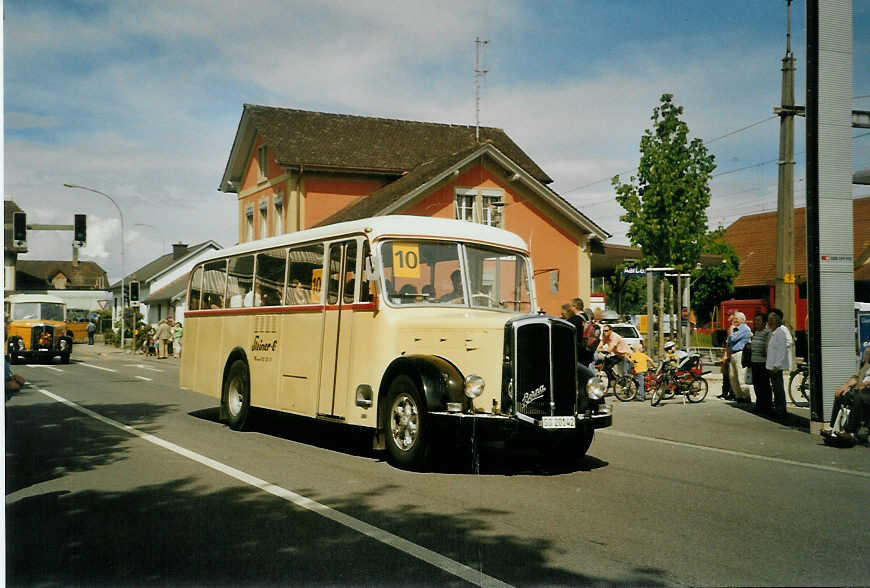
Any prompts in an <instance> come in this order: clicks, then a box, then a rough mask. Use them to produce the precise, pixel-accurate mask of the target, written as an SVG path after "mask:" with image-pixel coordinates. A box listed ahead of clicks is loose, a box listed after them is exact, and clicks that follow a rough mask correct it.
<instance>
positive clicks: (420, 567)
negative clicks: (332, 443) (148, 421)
mask: <svg viewBox="0 0 870 588" xmlns="http://www.w3.org/2000/svg"><path fill="white" fill-rule="evenodd" d="M404 490H405V489H404V488H399V487H396V486H395V485H388V486H384V487H382V488H379V489H375V490H372V491H368V492H365V493H357V494H350V495H347V496H343V497H319V496H316V495H311V494H307V495H306V496H307V497H308V498H311V499H313V500H317V501H319V502H321V503H325V504H328V506H330V507H331V508H332V509H335V510H337V511H340V512H342V513H345V514H347V515H350V516H352V517H354V518H356V519H357V520H362V521H365V522H367V523H369V524H371V525H374V526H376V527H377V528H379V529H383V530H385V531H388V532H390V533H393V534H394V535H398V536H399V537H402V538H405V539H407V540H409V541H412V542H413V543H415V544H417V545H419V546H422V547H424V548H426V549H428V550H431V551H434V552H436V553H438V554H440V555H443V556H445V557H448V558H451V559H453V560H455V561H458V562H461V563H463V564H465V565H466V566H468V567H470V568H471V569H472V570H476V571H478V572H479V573H483V574H487V575H489V576H491V577H495V578H498V579H500V580H503V581H506V582H510V583H513V584H516V585H524V584H534V585H591V584H620V585H624V584H639V585H647V586H654V585H663V584H665V583H668V582H667V579H666V577H665V572H664V571H663V570H659V569H649V568H645V569H640V568H638V569H637V570H634V571H633V572H632V573H633V575H632V576H629V577H614V578H602V577H594V576H589V575H583V574H578V573H574V572H571V571H568V570H564V569H559V568H556V567H553V566H551V565H549V564H548V559H549V555H550V553H551V552H553V551H556V552H560V551H561V550H564V547H563V546H561V545H559V544H557V543H556V542H555V541H554V540H551V539H548V538H544V537H536V538H528V537H519V536H514V535H512V534H506V533H495V532H493V529H494V526H493V525H492V521H493V520H494V519H495V518H496V517H498V516H501V515H504V514H507V513H505V512H504V511H502V510H499V509H497V508H473V509H466V510H465V511H462V512H459V513H456V514H445V513H443V512H437V513H436V512H427V511H424V510H422V509H421V508H419V507H418V506H417V505H415V504H414V503H413V497H412V496H408V501H407V503H405V504H402V505H401V506H398V507H394V508H384V507H382V506H374V505H375V504H383V503H385V502H390V500H388V499H384V496H386V495H387V494H389V493H397V492H399V493H401V492H403V491H404ZM299 492H304V490H300V491H299ZM493 502H494V503H497V502H498V501H497V500H495V499H494V501H493ZM6 517H7V518H6V523H7V529H6V533H7V535H6V537H7V541H6V545H7V552H6V555H7V560H6V562H7V563H6V566H7V577H6V581H7V585H9V586H31V585H82V584H86V585H93V586H120V585H123V586H140V585H142V586H164V585H170V586H177V585H196V586H206V585H208V586H249V585H251V586H279V585H281V586H284V585H306V586H307V585H355V586H357V585H369V586H375V585H377V586H409V585H448V586H450V585H464V584H465V582H464V581H463V580H460V579H459V578H457V577H456V576H453V575H451V574H449V573H447V572H445V571H442V570H441V569H439V568H437V567H435V566H433V565H430V564H427V563H423V562H421V561H420V560H418V559H416V558H415V557H412V556H411V555H408V554H407V553H406V552H404V551H400V550H398V549H394V548H392V547H389V546H387V545H385V544H384V543H382V542H379V541H375V540H373V539H371V538H369V537H367V536H366V535H363V534H362V533H359V532H357V531H354V530H351V529H349V528H348V527H345V526H343V525H341V524H338V523H336V522H333V521H331V520H327V519H325V518H323V517H321V516H320V515H318V514H315V513H314V512H312V511H309V510H305V509H303V508H300V507H297V506H294V505H292V504H291V503H289V502H286V501H284V500H281V499H279V498H276V497H273V496H270V495H268V494H265V493H263V492H261V491H259V490H256V489H253V488H250V487H248V486H230V487H227V488H223V489H219V490H213V489H210V488H209V489H206V487H204V486H201V485H199V482H198V481H197V479H196V478H193V477H190V478H184V479H177V480H172V481H169V482H166V483H162V484H156V485H148V486H142V487H138V488H135V489H132V490H130V491H126V492H100V491H93V490H87V491H82V492H75V493H68V492H47V493H43V494H40V495H36V496H31V497H27V498H24V499H22V500H18V501H16V502H14V503H12V504H9V505H7V515H6ZM589 557H593V555H592V554H591V553H590V552H589V551H586V550H584V552H583V553H577V554H576V559H577V560H580V561H582V560H583V559H584V558H589ZM481 579H482V580H483V578H481Z"/></svg>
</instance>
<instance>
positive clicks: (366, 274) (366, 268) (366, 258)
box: [359, 241, 376, 302]
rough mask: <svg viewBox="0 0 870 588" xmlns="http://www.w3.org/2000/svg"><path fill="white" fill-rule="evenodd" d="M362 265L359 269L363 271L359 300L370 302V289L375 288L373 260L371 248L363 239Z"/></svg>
mask: <svg viewBox="0 0 870 588" xmlns="http://www.w3.org/2000/svg"><path fill="white" fill-rule="evenodd" d="M362 251H363V254H362V267H361V268H360V270H361V271H362V273H363V280H362V283H361V284H360V285H359V301H360V302H371V301H372V291H374V289H375V284H374V282H375V279H376V278H375V273H374V268H373V264H374V260H372V250H371V247H370V246H369V242H368V241H363V250H362Z"/></svg>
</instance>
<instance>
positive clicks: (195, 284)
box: [187, 266, 202, 310]
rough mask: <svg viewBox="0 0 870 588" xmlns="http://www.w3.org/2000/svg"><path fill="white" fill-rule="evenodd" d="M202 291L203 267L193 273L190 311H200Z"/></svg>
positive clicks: (189, 301)
mask: <svg viewBox="0 0 870 588" xmlns="http://www.w3.org/2000/svg"><path fill="white" fill-rule="evenodd" d="M201 291H202V266H199V267H198V268H196V269H195V270H194V271H193V277H192V278H191V280H190V295H189V298H188V301H187V308H188V310H199V295H200V292H201Z"/></svg>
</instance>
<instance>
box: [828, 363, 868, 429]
mask: <svg viewBox="0 0 870 588" xmlns="http://www.w3.org/2000/svg"><path fill="white" fill-rule="evenodd" d="M844 404H845V405H847V406H848V405H851V411H850V412H849V418H848V419H847V420H846V426H845V427H844V428H843V430H842V431H837V432H834V423H835V420H836V418H837V414H838V413H839V412H840V409H841V408H842V407H843V405H844ZM867 417H870V347H865V348H864V355H863V356H862V360H861V367H860V368H859V369H858V372H857V373H856V374H855V375H853V376H851V377H850V378H849V379H848V380H846V382H845V383H844V384H843V385H842V386H840V387H839V388H837V390H836V391H835V392H834V406H833V407H832V408H831V421H830V423H829V425H828V426H827V427H825V428H824V429H822V431H821V434H822V437H827V438H832V437H837V438H838V439H839V440H841V441H844V442H845V443H846V444H848V445H854V444H855V441H856V440H857V439H856V435H857V434H858V429H860V428H861V424H862V423H863V422H864V420H865V419H866V418H867Z"/></svg>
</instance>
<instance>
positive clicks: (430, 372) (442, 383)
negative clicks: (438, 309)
mask: <svg viewBox="0 0 870 588" xmlns="http://www.w3.org/2000/svg"><path fill="white" fill-rule="evenodd" d="M399 374H406V375H408V376H410V377H411V378H413V379H414V381H415V382H416V383H417V386H418V387H419V389H420V391H421V392H422V393H423V397H424V402H425V403H426V406H425V407H424V408H425V409H426V410H427V411H430V410H446V409H447V403H448V402H461V403H462V406H463V410H464V409H465V407H466V402H467V399H466V398H465V379H464V377H463V375H462V372H460V371H459V368H457V367H456V366H455V365H453V364H452V363H451V362H449V361H447V360H446V359H444V358H443V357H439V356H437V355H403V356H402V357H398V358H396V359H395V360H393V362H392V363H391V364H390V365H389V367H387V371H386V372H384V377H383V378H381V386H380V389H379V390H378V425H379V426H378V428H379V429H380V430H383V427H384V426H385V423H386V417H387V415H386V413H387V410H389V409H388V407H387V406H386V402H381V401H382V400H383V399H384V397H385V396H386V394H387V391H388V390H389V389H390V383H391V382H392V381H393V379H394V378H395V377H396V376H397V375H399Z"/></svg>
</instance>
